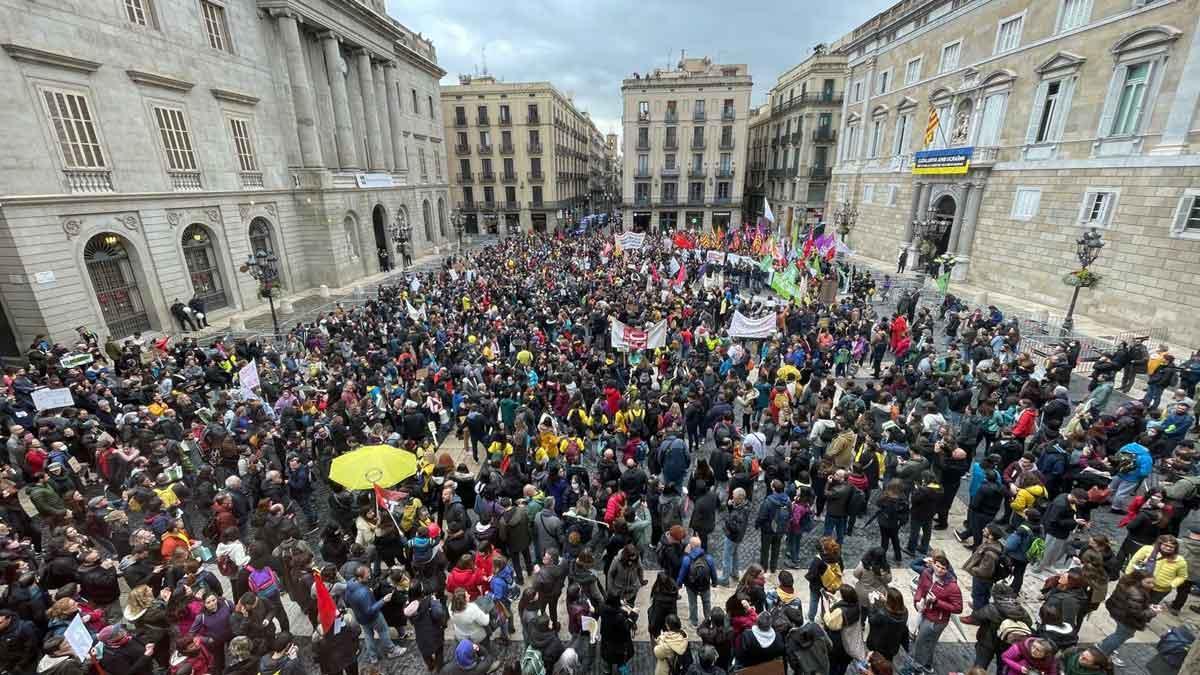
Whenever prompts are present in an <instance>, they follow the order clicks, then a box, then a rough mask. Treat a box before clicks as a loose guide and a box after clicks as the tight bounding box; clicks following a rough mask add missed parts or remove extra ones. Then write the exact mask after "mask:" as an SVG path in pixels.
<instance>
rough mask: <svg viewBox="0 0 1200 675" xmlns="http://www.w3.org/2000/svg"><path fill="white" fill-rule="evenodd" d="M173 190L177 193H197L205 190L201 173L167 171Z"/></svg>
mask: <svg viewBox="0 0 1200 675" xmlns="http://www.w3.org/2000/svg"><path fill="white" fill-rule="evenodd" d="M167 177H168V178H170V179H171V189H172V190H174V191H176V192H197V191H199V190H203V189H204V184H203V183H202V182H201V180H200V172H199V171H167Z"/></svg>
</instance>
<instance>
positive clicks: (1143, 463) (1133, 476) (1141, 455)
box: [1117, 441, 1154, 482]
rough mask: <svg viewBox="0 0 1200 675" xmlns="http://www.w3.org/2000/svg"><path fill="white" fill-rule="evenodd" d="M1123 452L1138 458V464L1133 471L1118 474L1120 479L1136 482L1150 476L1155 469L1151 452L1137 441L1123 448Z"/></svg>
mask: <svg viewBox="0 0 1200 675" xmlns="http://www.w3.org/2000/svg"><path fill="white" fill-rule="evenodd" d="M1121 452H1127V453H1129V454H1131V455H1133V456H1134V457H1136V458H1137V463H1136V464H1134V466H1133V470H1132V471H1127V472H1126V473H1122V474H1118V475H1117V477H1118V478H1120V479H1121V480H1124V481H1130V482H1135V481H1140V480H1142V479H1143V478H1145V477H1146V476H1149V475H1150V470H1151V469H1153V468H1154V458H1153V457H1151V456H1150V451H1149V450H1147V449H1146V446H1144V445H1142V444H1140V443H1137V442H1136V441H1135V442H1133V443H1129V444H1127V445H1126V446H1125V447H1123V448H1121Z"/></svg>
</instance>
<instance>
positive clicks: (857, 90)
mask: <svg viewBox="0 0 1200 675" xmlns="http://www.w3.org/2000/svg"><path fill="white" fill-rule="evenodd" d="M852 99H853V101H854V102H855V103H858V102H859V101H862V100H863V81H862V80H858V81H856V82H855V83H854V87H853V96H852Z"/></svg>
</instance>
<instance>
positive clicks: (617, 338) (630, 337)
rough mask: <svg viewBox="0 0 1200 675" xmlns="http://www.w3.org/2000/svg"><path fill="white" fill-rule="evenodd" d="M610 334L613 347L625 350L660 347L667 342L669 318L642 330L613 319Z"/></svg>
mask: <svg viewBox="0 0 1200 675" xmlns="http://www.w3.org/2000/svg"><path fill="white" fill-rule="evenodd" d="M609 336H610V337H611V338H612V346H613V349H620V350H623V351H629V350H633V351H637V350H639V349H658V348H659V347H665V346H666V344H667V320H666V319H663V320H662V321H659V322H658V323H656V324H653V325H652V326H650V328H648V329H646V330H642V329H641V328H635V327H633V326H630V325H627V324H625V323H622V322H620V321H617V320H616V319H612V320H611V324H610V327H609Z"/></svg>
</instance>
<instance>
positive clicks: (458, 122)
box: [454, 117, 467, 127]
mask: <svg viewBox="0 0 1200 675" xmlns="http://www.w3.org/2000/svg"><path fill="white" fill-rule="evenodd" d="M454 126H456V127H465V126H467V118H465V117H455V118H454Z"/></svg>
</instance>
